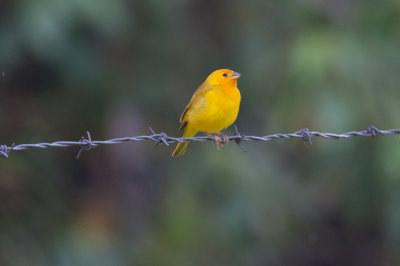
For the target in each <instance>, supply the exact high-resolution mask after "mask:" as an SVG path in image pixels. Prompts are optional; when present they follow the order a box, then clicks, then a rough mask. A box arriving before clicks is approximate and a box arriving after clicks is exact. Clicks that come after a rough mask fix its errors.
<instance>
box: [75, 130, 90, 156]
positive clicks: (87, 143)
mask: <svg viewBox="0 0 400 266" xmlns="http://www.w3.org/2000/svg"><path fill="white" fill-rule="evenodd" d="M86 134H87V136H88V138H87V139H85V137H83V136H82V138H81V140H80V142H81V143H82V147H81V149H80V150H79V152H78V154H77V155H76V159H79V157H81V153H82V152H83V151H88V150H91V149H93V148H94V147H95V145H94V144H93V141H92V137H91V136H90V133H89V131H86Z"/></svg>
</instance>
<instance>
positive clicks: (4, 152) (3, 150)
mask: <svg viewBox="0 0 400 266" xmlns="http://www.w3.org/2000/svg"><path fill="white" fill-rule="evenodd" d="M14 146H15V143H13V144H11V146H10V147H8V146H7V145H0V156H1V157H4V158H8V155H9V154H10V152H11V151H12V150H13V148H14Z"/></svg>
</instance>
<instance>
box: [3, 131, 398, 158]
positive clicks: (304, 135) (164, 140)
mask: <svg viewBox="0 0 400 266" xmlns="http://www.w3.org/2000/svg"><path fill="white" fill-rule="evenodd" d="M149 129H150V132H151V135H141V136H135V137H122V138H114V139H108V140H92V138H91V135H90V133H89V132H87V138H85V137H82V138H81V139H80V140H78V141H55V142H50V143H48V142H42V143H34V144H18V145H15V143H13V144H12V145H11V146H7V145H0V156H1V157H5V158H8V157H9V154H10V152H12V151H21V150H27V149H31V148H39V149H47V148H64V147H72V146H78V147H80V150H79V152H78V154H77V156H76V158H77V159H79V157H80V155H81V153H82V152H83V151H88V150H91V149H93V148H95V147H97V146H99V145H110V144H119V143H125V142H130V141H145V140H148V141H152V142H154V145H155V146H157V145H159V144H164V145H166V146H169V145H170V144H173V143H177V142H185V141H197V142H203V141H214V138H211V137H208V136H195V137H190V138H175V137H170V136H168V135H167V134H165V133H164V132H161V133H156V132H154V130H153V129H152V128H149ZM397 134H400V129H388V130H381V129H378V128H376V127H375V126H370V127H368V128H367V129H365V130H362V131H350V132H346V133H343V134H334V133H321V132H318V131H310V130H309V129H308V128H303V129H301V130H299V131H296V132H294V133H287V134H281V133H278V134H271V135H266V136H248V135H243V134H240V133H239V131H238V128H237V126H236V125H234V132H233V135H231V136H229V137H228V138H229V140H230V141H234V142H235V143H236V144H238V146H239V147H240V148H241V149H242V150H243V151H244V152H246V149H245V148H244V147H243V146H242V145H241V142H242V141H250V140H254V141H271V140H274V139H290V138H299V139H302V140H303V141H304V142H308V143H309V144H311V138H312V137H321V138H324V139H340V138H351V137H357V136H359V137H377V136H380V135H381V136H387V135H397Z"/></svg>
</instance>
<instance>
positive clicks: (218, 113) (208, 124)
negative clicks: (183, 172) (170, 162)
mask: <svg viewBox="0 0 400 266" xmlns="http://www.w3.org/2000/svg"><path fill="white" fill-rule="evenodd" d="M239 77H240V74H239V73H237V72H234V71H232V70H229V69H219V70H215V71H214V72H213V73H211V74H210V75H209V76H208V77H207V79H206V80H205V81H204V83H203V84H201V85H200V87H199V88H198V89H197V90H196V91H195V93H194V94H193V96H192V98H191V99H190V101H189V104H188V105H187V106H186V108H185V110H184V111H183V113H182V115H181V118H180V120H179V122H180V123H181V126H180V128H179V130H183V135H182V137H183V138H187V137H193V136H194V135H196V133H197V132H199V131H203V132H204V133H206V134H207V135H208V136H211V133H218V135H219V136H220V137H221V138H220V137H219V136H213V138H214V143H215V146H216V147H217V149H220V148H222V147H223V145H224V144H225V143H226V142H228V141H229V138H228V137H227V136H226V135H224V134H222V133H221V132H220V131H221V130H222V129H224V128H227V127H229V126H230V125H231V124H232V123H233V122H235V120H236V117H237V115H238V113H239V106H240V98H241V97H240V92H239V90H238V88H237V79H238V78H239ZM188 145H189V142H188V141H186V142H182V143H178V144H177V146H176V148H175V150H174V152H173V153H172V157H178V156H181V155H183V154H184V153H185V151H186V148H187V146H188Z"/></svg>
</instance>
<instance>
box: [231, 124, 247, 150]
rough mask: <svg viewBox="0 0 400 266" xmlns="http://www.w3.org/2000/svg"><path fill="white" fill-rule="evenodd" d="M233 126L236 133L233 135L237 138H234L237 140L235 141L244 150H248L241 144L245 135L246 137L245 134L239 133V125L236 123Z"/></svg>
mask: <svg viewBox="0 0 400 266" xmlns="http://www.w3.org/2000/svg"><path fill="white" fill-rule="evenodd" d="M233 128H234V131H233V133H234V134H235V135H233V137H234V138H235V139H234V140H235V143H236V144H237V145H238V146H239V148H240V149H241V150H242V151H243V152H247V150H246V149H245V148H244V147H243V146H242V145H241V144H240V142H241V141H242V140H244V137H245V136H244V135H242V134H240V133H239V130H238V127H237V125H236V124H234V125H233Z"/></svg>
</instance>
